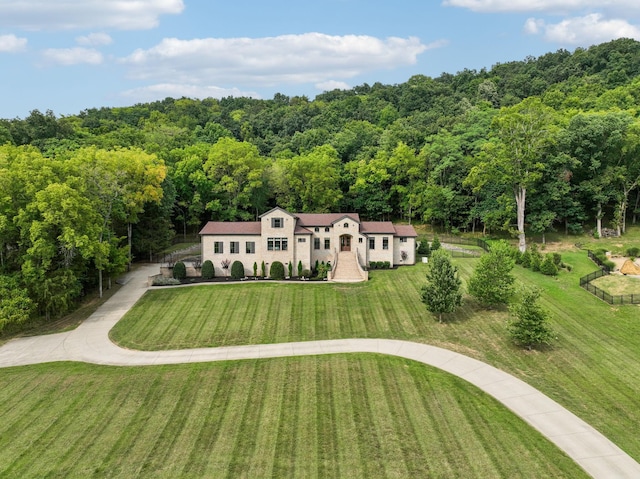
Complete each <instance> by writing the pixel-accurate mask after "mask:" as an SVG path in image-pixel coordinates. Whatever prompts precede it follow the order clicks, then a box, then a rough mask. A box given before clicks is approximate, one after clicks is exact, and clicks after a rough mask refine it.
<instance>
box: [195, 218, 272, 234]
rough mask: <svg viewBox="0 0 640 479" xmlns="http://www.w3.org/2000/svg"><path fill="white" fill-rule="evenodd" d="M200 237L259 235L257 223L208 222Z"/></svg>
mask: <svg viewBox="0 0 640 479" xmlns="http://www.w3.org/2000/svg"><path fill="white" fill-rule="evenodd" d="M200 234H201V235H258V236H259V235H260V222H259V221H209V222H208V223H207V224H206V225H204V228H202V230H200Z"/></svg>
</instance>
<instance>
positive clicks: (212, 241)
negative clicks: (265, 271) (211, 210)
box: [200, 221, 262, 276]
mask: <svg viewBox="0 0 640 479" xmlns="http://www.w3.org/2000/svg"><path fill="white" fill-rule="evenodd" d="M200 236H201V238H202V241H201V244H202V262H203V263H204V262H205V261H207V260H210V261H211V262H212V263H213V266H214V268H215V275H216V276H225V275H227V274H229V273H230V268H231V264H233V262H234V261H240V262H242V265H243V266H244V271H245V274H246V275H247V276H248V275H253V263H255V262H257V263H258V267H260V261H261V259H260V258H261V257H262V241H261V237H260V223H259V222H221V221H210V222H209V223H207V224H206V225H205V227H204V228H203V229H202V231H200ZM226 262H228V263H229V269H228V270H225V269H224V267H223V265H224V263H226Z"/></svg>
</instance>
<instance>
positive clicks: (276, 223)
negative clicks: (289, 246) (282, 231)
mask: <svg viewBox="0 0 640 479" xmlns="http://www.w3.org/2000/svg"><path fill="white" fill-rule="evenodd" d="M271 227H272V228H284V219H283V218H271Z"/></svg>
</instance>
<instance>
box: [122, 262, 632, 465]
mask: <svg viewBox="0 0 640 479" xmlns="http://www.w3.org/2000/svg"><path fill="white" fill-rule="evenodd" d="M563 257H564V259H565V261H567V262H568V263H570V264H572V265H573V270H572V272H570V273H568V272H566V271H563V272H562V273H561V274H560V276H559V277H557V278H551V277H546V276H543V275H541V274H539V273H534V272H531V271H529V270H524V269H522V268H519V267H517V268H516V269H515V270H514V271H515V272H516V274H517V276H518V278H519V280H520V281H521V282H524V283H527V284H531V283H534V284H537V285H538V286H539V287H541V288H542V289H543V296H542V302H543V305H544V306H545V307H546V308H547V309H548V310H549V311H550V312H551V313H552V326H553V328H554V329H555V331H556V332H557V337H558V339H557V341H556V342H555V344H554V346H553V347H552V348H550V349H549V350H547V351H544V352H525V351H522V350H519V349H517V348H515V347H514V346H513V345H512V344H511V342H510V341H509V339H508V337H507V335H506V330H505V326H506V321H507V319H508V318H507V313H506V311H504V310H498V311H482V310H480V309H479V308H478V307H477V305H476V304H475V303H474V302H473V301H471V300H467V302H466V303H465V305H464V306H463V307H462V308H461V309H460V310H459V312H458V313H457V314H456V315H455V317H454V318H452V319H453V320H452V321H451V322H450V323H448V324H444V325H441V324H438V323H437V322H436V321H435V320H434V319H433V318H432V317H431V316H430V315H429V314H428V313H427V312H426V309H425V307H424V305H422V303H420V301H419V295H418V294H419V289H420V286H421V285H422V284H423V282H424V273H425V266H424V265H422V264H419V265H416V266H415V267H410V268H409V267H407V268H400V269H398V270H396V271H375V272H373V273H372V275H371V278H372V279H371V281H369V282H368V283H366V284H357V285H330V284H289V285H280V284H274V283H263V284H241V285H218V286H197V287H191V288H176V289H169V290H154V291H150V292H149V293H147V294H146V295H145V297H143V299H142V301H141V302H139V303H138V304H137V305H136V306H135V307H134V308H133V309H132V310H131V311H130V312H129V313H128V314H127V315H126V316H125V318H124V319H123V320H122V321H121V322H120V323H119V324H118V325H117V326H116V328H115V329H114V330H113V331H112V338H113V339H114V340H116V341H117V342H119V343H120V344H122V345H124V346H127V347H132V348H141V349H173V348H184V347H195V346H220V345H232V344H251V343H269V342H285V341H294V340H313V339H331V338H342V337H385V338H399V339H408V340H412V341H420V342H426V343H429V344H434V345H437V346H442V347H445V348H449V349H451V350H454V351H458V352H461V353H464V354H467V355H469V356H472V357H475V358H477V359H480V360H483V361H486V362H488V363H490V364H492V365H494V366H496V367H499V368H501V369H503V370H506V371H508V372H510V373H512V374H514V375H516V376H518V377H520V378H522V379H523V380H525V381H526V382H528V383H529V384H531V385H533V386H534V387H537V388H539V389H540V390H542V391H543V392H544V393H546V394H547V395H549V396H550V397H552V398H553V399H555V400H556V401H558V402H559V403H561V404H563V405H564V406H565V407H567V408H568V409H570V410H571V411H573V412H574V413H575V414H577V415H578V416H579V417H581V418H583V419H584V420H586V421H587V422H589V423H590V424H591V425H593V426H594V427H595V428H596V429H598V430H600V431H601V432H603V433H604V434H605V435H606V436H607V437H609V438H611V439H612V440H613V441H614V442H615V443H616V444H618V445H619V446H620V447H621V448H622V449H624V450H625V451H626V452H627V453H629V454H631V455H632V456H633V457H634V458H635V459H636V460H640V436H638V434H637V428H635V427H630V425H637V424H640V396H638V387H639V385H640V308H639V307H638V306H622V307H615V308H614V307H611V306H609V305H607V304H606V303H603V302H602V301H600V300H598V299H597V298H595V297H594V296H592V295H591V294H589V293H588V292H586V291H584V290H583V289H581V288H580V287H579V286H578V278H579V277H580V276H584V275H585V274H588V273H590V272H591V271H593V270H594V269H595V268H594V264H593V263H592V262H591V261H589V260H588V259H587V258H586V254H585V253H584V252H581V251H577V250H576V251H575V252H570V253H566V254H565V255H563ZM455 261H456V263H457V264H458V266H459V267H460V271H461V276H462V277H463V278H466V277H468V276H469V274H470V273H471V271H472V270H473V267H474V265H475V263H476V260H473V259H461V260H455Z"/></svg>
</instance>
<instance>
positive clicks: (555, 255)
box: [551, 253, 562, 268]
mask: <svg viewBox="0 0 640 479" xmlns="http://www.w3.org/2000/svg"><path fill="white" fill-rule="evenodd" d="M551 254H553V264H555V265H556V266H557V267H558V268H560V267H562V255H561V254H560V253H551Z"/></svg>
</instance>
